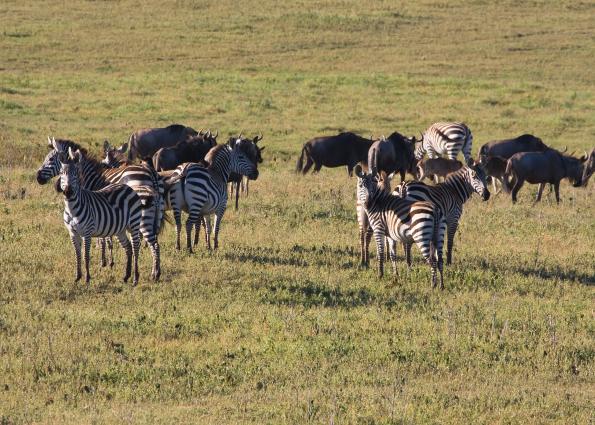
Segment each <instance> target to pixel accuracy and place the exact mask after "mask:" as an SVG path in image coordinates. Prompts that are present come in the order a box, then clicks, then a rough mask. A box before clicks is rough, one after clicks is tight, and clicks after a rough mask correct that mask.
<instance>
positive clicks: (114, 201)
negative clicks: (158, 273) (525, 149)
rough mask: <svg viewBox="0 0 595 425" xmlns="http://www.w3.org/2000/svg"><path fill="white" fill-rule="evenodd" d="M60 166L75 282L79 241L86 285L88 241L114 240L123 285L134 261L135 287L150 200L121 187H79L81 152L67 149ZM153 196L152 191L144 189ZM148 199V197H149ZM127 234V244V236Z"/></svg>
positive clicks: (61, 186)
mask: <svg viewBox="0 0 595 425" xmlns="http://www.w3.org/2000/svg"><path fill="white" fill-rule="evenodd" d="M58 160H59V162H60V165H61V169H60V180H59V181H60V189H61V190H62V193H63V194H64V225H65V226H66V228H67V229H68V233H69V234H70V240H71V242H72V245H73V246H74V251H75V253H76V279H75V281H77V282H78V281H79V280H80V278H81V277H82V273H81V239H82V245H83V250H84V254H85V273H86V275H85V281H86V282H87V284H89V281H90V280H91V274H90V272H89V260H90V249H91V237H102V238H105V237H108V236H116V237H117V238H118V241H119V242H120V245H122V248H124V250H125V251H126V274H125V275H124V282H127V281H128V279H129V278H130V275H131V261H134V274H133V276H132V283H133V285H136V284H137V283H138V253H139V246H140V223H141V215H142V210H143V208H145V207H149V206H150V204H151V203H152V198H151V197H150V196H149V197H148V196H147V194H145V196H144V197H143V199H141V197H140V196H139V195H138V194H137V192H136V191H134V190H133V189H131V188H130V187H129V186H126V185H124V184H112V185H108V186H105V187H103V188H102V189H100V190H97V191H92V190H87V189H84V188H83V187H82V184H81V183H82V182H81V181H80V176H79V173H80V171H81V170H80V166H81V163H82V161H83V155H82V154H81V151H80V150H77V151H73V150H72V148H69V149H68V153H66V152H61V153H60V154H59V155H58ZM144 190H146V191H147V192H148V193H151V194H152V195H154V192H153V190H152V188H150V187H149V188H144ZM152 195H151V196H152ZM126 231H128V232H129V233H130V238H131V240H132V243H130V240H129V239H128V236H127V235H126Z"/></svg>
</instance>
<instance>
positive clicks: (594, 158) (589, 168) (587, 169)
mask: <svg viewBox="0 0 595 425" xmlns="http://www.w3.org/2000/svg"><path fill="white" fill-rule="evenodd" d="M585 156H586V158H587V159H586V161H585V162H584V169H583V176H582V178H581V184H582V185H583V186H586V185H587V183H588V182H589V178H590V177H591V175H592V174H593V171H595V148H593V149H592V150H591V153H590V154H589V155H587V153H586V152H585Z"/></svg>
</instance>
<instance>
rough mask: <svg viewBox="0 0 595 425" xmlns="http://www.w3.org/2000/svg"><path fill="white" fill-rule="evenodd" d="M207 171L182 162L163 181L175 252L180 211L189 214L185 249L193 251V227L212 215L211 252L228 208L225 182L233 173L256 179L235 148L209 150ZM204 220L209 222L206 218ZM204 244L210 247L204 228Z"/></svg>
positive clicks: (246, 162) (217, 241)
mask: <svg viewBox="0 0 595 425" xmlns="http://www.w3.org/2000/svg"><path fill="white" fill-rule="evenodd" d="M206 160H207V162H208V163H209V166H208V168H205V167H202V166H200V165H198V164H194V163H185V164H182V165H180V166H178V168H176V169H175V170H174V172H173V173H172V174H171V176H170V177H169V178H168V179H167V180H166V185H167V186H169V187H168V190H167V192H166V196H165V199H166V208H168V209H170V208H171V209H172V210H173V214H174V219H175V222H176V249H180V233H181V228H182V210H184V211H186V212H187V213H188V220H187V221H186V246H187V248H188V250H189V251H190V252H192V244H191V238H192V228H193V226H194V225H195V224H196V223H200V221H201V220H202V219H203V217H205V218H207V217H208V216H210V215H211V214H214V215H215V221H214V225H213V227H214V229H215V235H214V249H217V248H218V246H219V227H220V226H221V220H222V219H223V215H224V214H225V210H226V208H227V183H228V179H229V174H230V173H231V172H235V173H238V174H242V175H246V176H248V177H251V178H256V177H257V176H258V172H257V170H256V165H255V164H254V163H253V162H252V161H250V160H249V159H248V158H247V157H246V155H245V154H244V153H243V152H242V150H240V149H239V148H238V147H237V146H235V145H234V147H232V146H231V145H230V144H225V145H218V146H216V147H215V148H213V149H211V151H209V154H208V155H207V158H206ZM206 221H209V219H207V220H206ZM205 230H206V233H207V245H208V246H209V247H210V239H209V233H210V229H209V226H208V225H207V229H205Z"/></svg>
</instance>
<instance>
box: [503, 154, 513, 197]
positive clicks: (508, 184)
mask: <svg viewBox="0 0 595 425" xmlns="http://www.w3.org/2000/svg"><path fill="white" fill-rule="evenodd" d="M512 168H513V167H512V159H509V160H508V162H507V163H506V171H504V175H503V176H502V190H504V192H505V193H510V192H511V191H512V183H513V181H512V179H514V171H513V169H512ZM509 179H510V180H509Z"/></svg>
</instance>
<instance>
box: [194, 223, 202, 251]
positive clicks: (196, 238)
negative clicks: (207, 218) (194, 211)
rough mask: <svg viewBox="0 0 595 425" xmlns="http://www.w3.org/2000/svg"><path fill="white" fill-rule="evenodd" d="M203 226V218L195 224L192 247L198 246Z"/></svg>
mask: <svg viewBox="0 0 595 425" xmlns="http://www.w3.org/2000/svg"><path fill="white" fill-rule="evenodd" d="M201 224H202V220H201V217H199V219H198V221H197V222H196V223H195V224H194V242H193V243H192V246H196V245H198V241H199V237H200V226H201Z"/></svg>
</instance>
